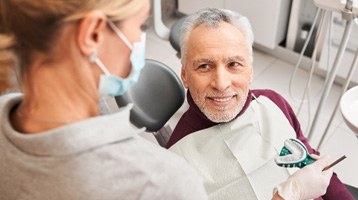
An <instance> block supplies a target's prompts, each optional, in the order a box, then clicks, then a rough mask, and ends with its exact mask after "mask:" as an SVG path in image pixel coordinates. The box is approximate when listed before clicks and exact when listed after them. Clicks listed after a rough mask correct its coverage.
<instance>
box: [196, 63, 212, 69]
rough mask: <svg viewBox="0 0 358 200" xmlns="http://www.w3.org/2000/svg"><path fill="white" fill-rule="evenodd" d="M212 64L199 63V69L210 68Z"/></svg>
mask: <svg viewBox="0 0 358 200" xmlns="http://www.w3.org/2000/svg"><path fill="white" fill-rule="evenodd" d="M209 68H210V65H209V64H201V65H199V67H198V69H209Z"/></svg>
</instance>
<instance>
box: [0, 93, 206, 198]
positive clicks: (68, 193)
mask: <svg viewBox="0 0 358 200" xmlns="http://www.w3.org/2000/svg"><path fill="white" fill-rule="evenodd" d="M21 99H22V98H21V95H20V94H8V95H5V96H2V97H1V98H0V199H1V200H2V199H4V200H5V199H6V200H14V199H21V200H27V199H31V200H32V199H36V200H42V199H51V200H56V199H59V200H65V199H66V200H71V199H76V200H77V199H86V200H91V199H96V200H97V199H105V200H110V199H120V200H132V199H133V200H134V199H143V200H145V199H148V200H149V199H150V200H157V199H158V200H160V199H163V200H177V199H178V200H179V199H182V200H190V199H193V200H194V199H195V200H200V199H207V197H206V194H205V190H204V187H203V184H202V182H201V180H200V178H199V176H198V175H197V174H196V173H195V172H194V171H193V170H192V169H191V168H190V167H189V166H188V165H187V163H186V162H185V161H184V160H182V159H181V158H179V157H177V156H176V155H175V154H173V153H171V152H168V151H167V150H164V149H162V148H161V147H159V146H155V145H154V144H152V143H151V142H149V141H147V140H145V139H142V138H141V137H140V136H138V135H137V133H138V131H140V130H138V129H135V128H133V127H132V126H131V124H130V123H129V107H127V108H124V109H122V110H120V111H119V112H117V113H115V114H110V115H104V116H99V117H94V118H90V119H87V120H83V121H81V122H77V123H73V124H71V125H67V126H63V127H60V128H56V129H53V130H50V131H46V132H42V133H39V134H31V135H26V134H22V133H19V132H17V131H16V130H14V129H13V127H12V126H11V123H10V122H9V113H10V110H11V109H12V108H14V107H15V106H16V105H17V104H19V102H20V101H21Z"/></svg>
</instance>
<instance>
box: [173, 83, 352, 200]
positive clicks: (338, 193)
mask: <svg viewBox="0 0 358 200" xmlns="http://www.w3.org/2000/svg"><path fill="white" fill-rule="evenodd" d="M253 95H254V96H255V97H259V96H261V95H262V96H265V97H267V98H269V99H270V100H271V101H272V102H274V103H275V104H276V105H277V106H278V107H279V108H280V109H281V111H282V112H283V114H284V115H285V116H286V118H287V120H288V121H289V122H290V124H291V126H292V128H293V129H294V130H295V132H296V136H297V139H299V140H300V141H302V142H303V143H304V144H305V145H306V147H307V149H308V151H309V152H310V153H314V154H317V155H319V152H318V151H316V150H314V149H313V148H312V147H311V146H310V145H309V143H308V141H307V139H306V137H305V136H304V135H303V133H302V130H301V126H300V123H299V122H298V119H297V116H296V114H295V113H294V111H293V110H292V108H291V106H290V105H289V103H288V102H287V101H286V100H285V99H284V98H283V97H282V96H281V95H279V94H278V93H276V92H274V91H272V90H251V91H249V95H248V97H247V100H246V102H245V105H244V107H243V109H242V110H241V111H240V113H239V114H238V115H237V116H236V118H235V119H236V120H240V116H241V115H242V114H243V113H245V111H246V109H247V108H248V107H249V106H250V103H251V101H253V100H255V99H254V98H253ZM187 101H188V103H189V106H190V107H189V109H188V110H187V111H186V112H185V113H184V114H183V116H182V117H181V118H180V120H179V122H178V124H177V126H176V127H175V129H174V131H173V133H172V135H171V137H170V138H169V141H168V144H167V148H169V147H171V146H172V145H173V144H175V143H176V142H178V141H179V140H180V139H182V138H183V137H185V136H187V135H189V134H191V133H193V132H196V131H199V130H202V129H206V128H210V127H212V126H215V125H217V124H218V123H215V122H212V121H210V120H209V119H208V118H207V117H206V116H205V115H204V114H203V113H202V112H201V111H200V109H199V108H198V107H197V105H196V104H195V103H194V101H193V99H192V97H191V95H190V92H189V91H188V93H187ZM273 123H274V122H273ZM319 199H324V200H338V199H339V200H354V198H353V196H352V195H351V194H350V192H349V191H348V190H347V189H346V187H345V186H344V185H343V184H342V182H341V181H340V180H339V179H338V177H337V175H336V174H335V173H334V174H333V176H332V179H331V182H330V185H329V186H328V188H327V193H326V194H325V195H324V196H322V197H321V198H319Z"/></svg>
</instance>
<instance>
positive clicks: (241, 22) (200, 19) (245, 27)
mask: <svg viewBox="0 0 358 200" xmlns="http://www.w3.org/2000/svg"><path fill="white" fill-rule="evenodd" d="M223 21H224V22H227V23H229V24H232V25H233V26H235V27H236V28H238V29H239V30H240V31H241V32H242V33H243V34H244V36H245V38H246V39H247V42H246V43H247V48H248V49H249V55H250V59H251V62H252V61H253V58H252V45H253V42H254V34H253V32H252V29H251V25H250V22H249V20H248V19H247V18H246V17H244V16H242V15H240V14H239V13H236V12H233V11H231V10H226V9H218V8H203V9H201V10H199V11H197V12H195V13H194V14H192V15H189V16H188V17H187V18H186V19H185V21H184V23H183V25H182V27H181V31H180V52H181V57H182V59H181V60H182V63H184V62H185V59H186V54H187V52H186V51H187V43H188V38H189V35H190V33H191V32H192V31H193V30H194V29H195V28H196V27H198V26H200V25H201V24H204V25H206V26H207V27H213V28H215V27H217V26H218V25H219V23H220V22H223Z"/></svg>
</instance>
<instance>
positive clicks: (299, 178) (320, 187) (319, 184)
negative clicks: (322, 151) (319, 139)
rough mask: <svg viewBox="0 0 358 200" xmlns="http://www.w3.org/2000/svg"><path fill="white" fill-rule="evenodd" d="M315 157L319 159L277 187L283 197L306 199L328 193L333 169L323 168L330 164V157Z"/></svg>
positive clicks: (293, 199) (276, 189) (295, 199)
mask: <svg viewBox="0 0 358 200" xmlns="http://www.w3.org/2000/svg"><path fill="white" fill-rule="evenodd" d="M313 157H316V158H317V161H315V162H314V163H312V164H310V165H308V166H306V167H304V168H302V169H300V170H298V171H297V172H295V173H294V174H292V175H291V176H290V177H289V178H288V179H287V180H286V181H285V182H283V183H281V184H280V185H278V186H277V187H276V188H275V191H277V192H278V194H279V195H280V196H281V197H282V198H284V199H287V200H306V199H313V198H317V197H320V196H322V195H324V194H325V193H326V190H327V187H328V185H329V182H330V180H331V177H332V174H333V170H332V169H328V170H325V171H322V170H323V168H324V167H326V166H327V165H329V163H328V162H329V157H328V156H323V157H322V158H319V157H317V156H313Z"/></svg>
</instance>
